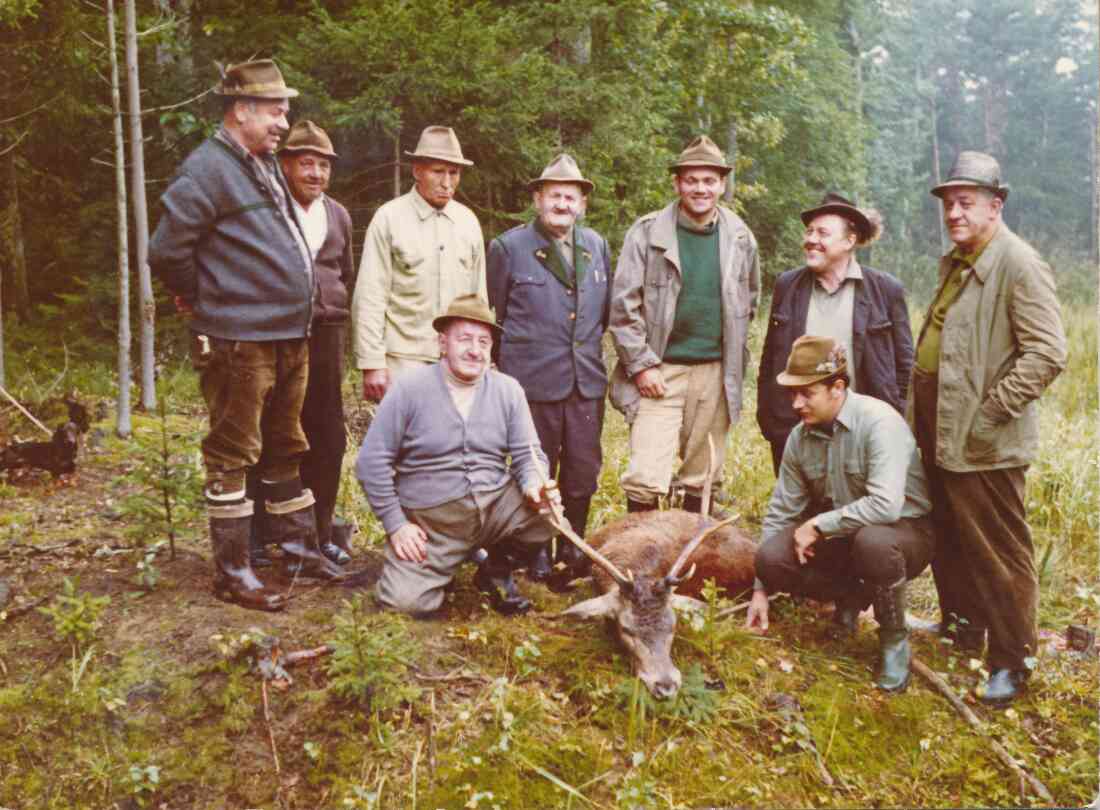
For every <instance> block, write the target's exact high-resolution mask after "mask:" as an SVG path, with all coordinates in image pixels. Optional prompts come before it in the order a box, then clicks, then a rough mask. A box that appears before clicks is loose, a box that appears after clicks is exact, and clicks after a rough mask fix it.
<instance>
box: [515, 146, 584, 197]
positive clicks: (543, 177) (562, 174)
mask: <svg viewBox="0 0 1100 810" xmlns="http://www.w3.org/2000/svg"><path fill="white" fill-rule="evenodd" d="M543 183H576V184H577V185H578V186H580V187H581V189H582V190H583V191H584V193H585V194H589V193H591V191H592V190H593V189H594V188H596V184H595V183H593V182H592V181H591V180H586V179H585V178H584V175H582V174H581V170H580V167H579V166H577V161H575V160H573V157H572V155H567V154H565V153H564V152H563V153H562V154H560V155H558V156H557V157H556V158H554V159H553V160H551V161H550V163H548V164H547V166H546V168H545V169H543V170H542V174H540V175H539V176H538V177H536V178H535V179H534V180H532V181H530V182H529V183H528V184H527V190H528V191H538V190H539V188H540V187H541V186H542V184H543Z"/></svg>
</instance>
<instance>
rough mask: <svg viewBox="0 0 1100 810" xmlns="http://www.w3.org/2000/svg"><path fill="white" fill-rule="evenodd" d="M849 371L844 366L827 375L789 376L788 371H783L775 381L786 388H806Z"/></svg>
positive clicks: (776, 376) (777, 375)
mask: <svg viewBox="0 0 1100 810" xmlns="http://www.w3.org/2000/svg"><path fill="white" fill-rule="evenodd" d="M847 371H848V366H847V365H843V366H841V367H840V368H838V369H837V370H836V371H830V372H828V373H825V374H788V373H787V372H786V371H781V372H779V373H778V374H776V375H775V381H776V382H777V383H779V384H780V385H782V386H783V387H784V388H804V387H806V386H807V385H813V384H814V383H819V382H821V381H822V380H827V379H829V378H830V377H835V376H836V375H838V374H843V373H845V372H847Z"/></svg>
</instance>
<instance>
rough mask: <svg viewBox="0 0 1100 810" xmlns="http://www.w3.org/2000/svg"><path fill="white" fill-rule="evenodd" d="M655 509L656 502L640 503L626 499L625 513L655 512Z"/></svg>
mask: <svg viewBox="0 0 1100 810" xmlns="http://www.w3.org/2000/svg"><path fill="white" fill-rule="evenodd" d="M655 511H657V502H656V501H654V502H653V503H642V502H641V501H635V500H631V499H630V498H627V499H626V513H627V514H628V515H632V514H634V513H635V512H655Z"/></svg>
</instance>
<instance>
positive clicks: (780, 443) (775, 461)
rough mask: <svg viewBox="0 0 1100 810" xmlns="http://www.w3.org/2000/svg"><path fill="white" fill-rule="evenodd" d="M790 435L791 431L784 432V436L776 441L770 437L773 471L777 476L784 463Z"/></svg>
mask: <svg viewBox="0 0 1100 810" xmlns="http://www.w3.org/2000/svg"><path fill="white" fill-rule="evenodd" d="M790 435H791V434H790V433H784V434H783V438H781V439H777V440H775V441H772V440H771V439H768V445H769V446H770V447H771V449H772V472H773V473H775V477H776V478H779V465H780V464H782V463H783V449H784V448H785V447H786V446H787V439H788V438H790Z"/></svg>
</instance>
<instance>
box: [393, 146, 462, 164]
mask: <svg viewBox="0 0 1100 810" xmlns="http://www.w3.org/2000/svg"><path fill="white" fill-rule="evenodd" d="M405 155H406V156H408V157H409V158H410V159H411V160H413V161H414V162H415V161H417V160H420V161H434V160H438V161H440V162H441V163H450V164H452V165H455V166H473V165H474V162H473V161H472V160H466V158H456V157H455V156H454V155H437V154H433V153H431V152H410V151H409V150H408V149H406V150H405Z"/></svg>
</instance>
